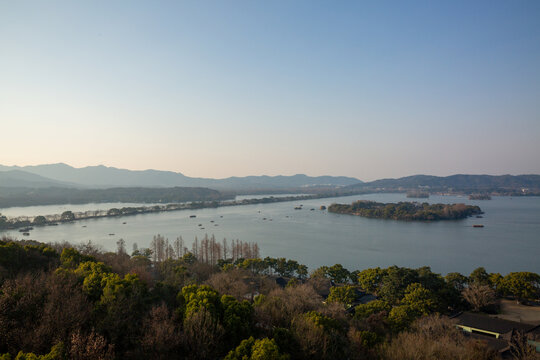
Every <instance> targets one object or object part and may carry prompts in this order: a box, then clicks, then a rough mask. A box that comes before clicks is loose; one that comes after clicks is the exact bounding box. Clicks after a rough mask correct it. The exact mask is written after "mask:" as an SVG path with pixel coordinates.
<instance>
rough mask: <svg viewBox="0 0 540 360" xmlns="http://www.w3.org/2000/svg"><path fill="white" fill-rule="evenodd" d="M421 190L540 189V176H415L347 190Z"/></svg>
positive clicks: (370, 183) (379, 181)
mask: <svg viewBox="0 0 540 360" xmlns="http://www.w3.org/2000/svg"><path fill="white" fill-rule="evenodd" d="M399 188H402V189H419V188H425V189H426V190H450V189H453V190H462V191H467V190H475V191H482V190H485V191H490V190H494V189H513V190H518V189H522V188H526V189H530V190H535V189H536V190H537V189H540V175H461V174H459V175H451V176H444V177H441V176H431V175H413V176H407V177H402V178H399V179H381V180H375V181H371V182H365V183H359V184H353V185H350V186H347V187H345V188H344V189H346V190H351V191H354V190H376V189H380V190H382V189H399Z"/></svg>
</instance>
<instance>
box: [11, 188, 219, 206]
mask: <svg viewBox="0 0 540 360" xmlns="http://www.w3.org/2000/svg"><path fill="white" fill-rule="evenodd" d="M227 198H229V197H228V196H226V195H224V194H222V193H220V192H219V191H216V190H212V189H206V188H194V187H173V188H139V187H133V188H111V189H73V188H71V189H70V188H56V187H53V188H46V189H31V188H1V191H0V208H2V207H10V206H29V205H53V204H87V203H103V202H127V203H131V202H133V203H178V202H186V201H214V200H225V199H227Z"/></svg>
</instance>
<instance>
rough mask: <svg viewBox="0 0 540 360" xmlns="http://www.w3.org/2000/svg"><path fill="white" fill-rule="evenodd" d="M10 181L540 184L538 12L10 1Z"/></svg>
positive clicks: (5, 128) (1, 50)
mask: <svg viewBox="0 0 540 360" xmlns="http://www.w3.org/2000/svg"><path fill="white" fill-rule="evenodd" d="M0 129H1V130H0V134H1V135H2V136H1V138H0V164H2V165H19V166H24V165H36V164H45V163H57V162H64V163H68V164H70V165H72V166H75V167H83V166H88V165H99V164H103V165H107V166H114V167H119V168H127V169H159V170H171V171H178V172H182V173H183V174H185V175H188V176H197V177H212V178H223V177H228V176H246V175H263V174H265V175H278V174H282V175H292V174H297V173H305V174H308V175H312V176H316V175H346V176H354V177H357V178H359V179H361V180H374V179H378V178H386V177H401V176H407V175H413V174H431V175H440V176H445V175H451V174H456V173H468V174H495V175H496V174H530V173H537V174H538V173H540V2H539V1H536V0H530V1H525V0H523V1H522V0H519V1H497V0H489V1H430V0H426V1H384V0H382V1H337V2H336V1H315V0H309V1H286V0H276V1H127V0H126V1H54V0H51V1H25V0H19V1H9V0H0Z"/></svg>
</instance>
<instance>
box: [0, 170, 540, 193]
mask: <svg viewBox="0 0 540 360" xmlns="http://www.w3.org/2000/svg"><path fill="white" fill-rule="evenodd" d="M0 187H4V188H7V187H10V188H15V187H17V188H48V187H60V188H86V189H89V188H101V189H103V188H112V187H148V188H151V187H162V188H165V187H166V188H172V187H205V188H210V189H215V190H218V191H224V190H225V191H236V192H246V193H248V192H250V191H257V190H261V191H262V190H267V191H276V192H279V191H280V190H281V191H286V190H296V191H298V189H301V188H305V189H306V191H308V190H310V188H317V189H318V190H319V191H326V190H324V189H325V188H327V190H332V189H339V192H340V193H346V192H355V191H358V192H364V191H372V190H374V191H379V190H383V191H385V190H410V189H421V188H423V189H426V190H428V191H430V190H431V191H445V190H461V191H493V190H494V189H511V190H521V189H522V188H527V189H530V190H535V191H540V175H498V176H496V175H452V176H444V177H441V176H431V175H413V176H407V177H402V178H398V179H381V180H375V181H371V182H362V181H360V180H358V179H356V178H353V177H345V176H316V177H312V176H307V175H303V174H299V175H292V176H265V175H263V176H246V177H229V178H225V179H208V178H194V177H189V176H185V175H183V174H181V173H177V172H172V171H159V170H126V169H118V168H114V167H107V166H103V165H99V166H87V167H83V168H74V167H72V166H69V165H66V164H48V165H36V166H24V167H19V166H3V165H0ZM321 188H322V190H321Z"/></svg>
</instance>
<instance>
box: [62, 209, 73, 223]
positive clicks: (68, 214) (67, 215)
mask: <svg viewBox="0 0 540 360" xmlns="http://www.w3.org/2000/svg"><path fill="white" fill-rule="evenodd" d="M60 220H62V221H73V220H75V214H73V211H69V210H68V211H64V212H63V213H62V215H60Z"/></svg>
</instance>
